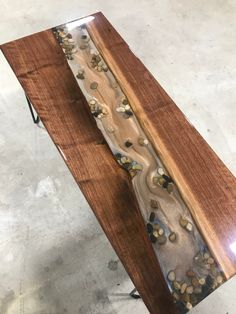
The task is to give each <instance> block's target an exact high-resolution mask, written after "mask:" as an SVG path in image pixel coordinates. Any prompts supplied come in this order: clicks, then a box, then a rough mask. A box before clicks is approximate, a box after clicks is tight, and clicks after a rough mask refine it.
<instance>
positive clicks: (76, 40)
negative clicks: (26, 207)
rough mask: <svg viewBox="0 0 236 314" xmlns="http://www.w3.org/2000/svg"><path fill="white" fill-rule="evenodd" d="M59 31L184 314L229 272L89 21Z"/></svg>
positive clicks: (73, 67) (61, 43) (169, 284)
mask: <svg viewBox="0 0 236 314" xmlns="http://www.w3.org/2000/svg"><path fill="white" fill-rule="evenodd" d="M73 23H74V22H73ZM68 28H69V29H70V32H69V31H68ZM54 33H55V35H56V37H57V39H58V41H59V43H60V45H61V47H62V49H63V51H64V53H65V55H66V57H67V60H68V63H69V66H70V68H71V70H72V72H73V74H74V76H75V77H76V79H77V82H78V84H79V86H80V89H81V90H82V92H83V94H84V95H85V97H86V99H87V101H88V105H89V107H90V110H91V113H92V115H93V116H94V118H95V119H96V122H97V126H98V127H99V129H100V130H101V132H102V133H103V135H104V137H105V139H106V141H107V143H108V145H109V147H110V149H111V151H112V152H113V154H114V156H115V158H116V160H117V162H118V163H119V164H120V165H121V166H122V167H123V168H124V169H125V170H127V171H128V172H129V173H130V175H131V178H132V183H133V187H134V191H135V195H136V197H137V200H138V203H139V208H140V210H141V212H142V215H143V217H144V219H145V223H146V226H147V233H148V235H149V238H150V241H151V242H152V243H153V248H154V251H155V253H156V255H157V258H158V260H159V263H160V265H161V268H162V271H163V273H164V276H165V278H166V281H167V284H168V286H169V289H170V291H171V293H172V295H173V298H174V301H175V303H176V305H177V307H178V309H179V312H180V313H185V312H186V311H188V310H190V309H191V308H192V307H193V306H194V305H196V304H197V303H198V302H200V301H201V300H202V299H203V298H205V297H206V296H207V295H208V294H209V293H210V292H212V291H213V290H214V289H215V288H216V287H218V286H219V285H220V284H222V282H223V281H224V277H223V275H222V273H221V271H220V270H219V267H218V266H217V264H216V262H215V261H214V259H213V257H212V256H211V254H210V252H209V250H208V248H207V245H206V243H205V242H204V240H203V238H202V236H201V235H200V233H199V231H198V229H197V227H196V225H195V223H194V221H193V219H192V217H191V214H190V211H189V209H188V208H187V206H186V204H185V202H184V201H183V199H182V197H181V195H180V193H179V191H178V189H177V187H176V185H175V183H174V181H173V180H172V178H171V177H170V175H169V174H168V172H167V171H166V169H165V167H164V166H163V163H162V161H161V160H160V158H159V156H158V155H157V153H156V152H155V151H154V149H153V147H152V145H151V143H150V142H149V140H148V139H147V137H146V135H145V133H144V132H143V130H142V128H141V126H140V124H139V122H138V120H137V119H136V117H135V115H134V113H133V111H132V103H130V101H129V99H128V98H127V97H126V96H125V95H124V93H123V92H122V89H121V88H120V86H119V85H118V83H117V81H116V79H115V77H114V75H113V74H112V73H111V71H110V70H109V67H108V65H107V64H106V62H105V60H104V59H103V57H102V55H101V54H100V53H99V52H98V50H97V48H96V47H95V45H94V43H93V42H92V40H91V38H90V36H89V33H88V31H87V29H86V25H80V26H78V24H77V25H76V26H75V27H73V26H72V25H70V24H67V25H66V26H65V25H63V26H59V27H57V28H55V29H54Z"/></svg>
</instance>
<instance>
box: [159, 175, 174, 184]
mask: <svg viewBox="0 0 236 314" xmlns="http://www.w3.org/2000/svg"><path fill="white" fill-rule="evenodd" d="M162 178H163V179H165V180H166V182H168V183H171V182H173V180H172V179H171V178H170V177H168V176H167V175H166V174H163V175H162Z"/></svg>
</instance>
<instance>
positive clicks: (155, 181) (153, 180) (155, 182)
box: [152, 177, 158, 185]
mask: <svg viewBox="0 0 236 314" xmlns="http://www.w3.org/2000/svg"><path fill="white" fill-rule="evenodd" d="M152 183H153V184H155V185H157V184H158V177H153V178H152Z"/></svg>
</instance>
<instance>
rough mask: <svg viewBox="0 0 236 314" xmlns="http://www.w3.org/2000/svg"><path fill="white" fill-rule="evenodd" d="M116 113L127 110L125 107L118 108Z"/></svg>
mask: <svg viewBox="0 0 236 314" xmlns="http://www.w3.org/2000/svg"><path fill="white" fill-rule="evenodd" d="M116 111H117V112H125V108H123V107H117V108H116Z"/></svg>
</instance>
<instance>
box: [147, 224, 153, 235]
mask: <svg viewBox="0 0 236 314" xmlns="http://www.w3.org/2000/svg"><path fill="white" fill-rule="evenodd" d="M147 231H148V233H152V232H153V226H152V225H151V224H150V223H147Z"/></svg>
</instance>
